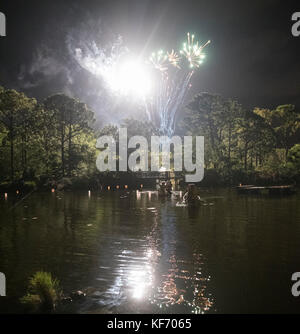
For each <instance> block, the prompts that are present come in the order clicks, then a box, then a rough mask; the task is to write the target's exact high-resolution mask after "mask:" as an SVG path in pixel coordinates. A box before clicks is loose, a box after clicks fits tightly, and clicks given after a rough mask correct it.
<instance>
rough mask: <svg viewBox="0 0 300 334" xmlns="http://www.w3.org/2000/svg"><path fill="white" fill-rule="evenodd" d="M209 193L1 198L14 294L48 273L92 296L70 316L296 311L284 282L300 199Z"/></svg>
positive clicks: (4, 266) (297, 234) (4, 250)
mask: <svg viewBox="0 0 300 334" xmlns="http://www.w3.org/2000/svg"><path fill="white" fill-rule="evenodd" d="M205 195H207V198H209V201H214V205H213V206H204V207H200V208H199V209H197V210H189V208H185V207H177V206H176V200H173V199H169V198H168V199H166V198H158V196H157V193H155V192H151V193H149V192H147V191H145V190H143V191H139V199H137V194H136V192H135V191H134V192H131V193H129V192H128V190H126V189H124V188H123V189H121V190H119V191H113V190H111V191H109V192H107V191H106V192H105V193H101V194H100V193H99V194H96V193H94V192H92V193H91V196H90V197H89V194H88V192H87V191H85V192H83V193H68V192H65V193H62V192H57V191H56V192H54V193H51V192H49V193H45V194H44V193H38V194H37V193H35V194H32V195H30V196H29V197H27V198H26V199H25V200H24V201H22V202H21V204H20V205H17V206H15V204H16V201H17V200H18V199H17V197H16V195H15V194H14V195H13V194H11V195H9V196H8V198H7V200H5V198H4V196H2V198H0V221H1V223H0V254H1V256H0V270H1V271H2V272H5V274H6V276H7V282H8V287H7V288H8V294H9V296H10V298H11V299H14V300H16V301H18V299H19V297H21V296H22V295H24V293H25V289H26V284H27V282H28V277H30V276H31V275H32V274H33V273H34V272H35V271H38V270H41V269H43V270H47V271H50V272H52V273H53V275H54V276H56V277H57V278H58V279H59V280H60V282H61V285H62V286H63V288H64V291H65V293H66V294H68V293H70V292H72V291H74V290H83V291H84V292H86V293H87V298H86V300H85V301H84V302H83V303H80V304H75V303H74V304H73V306H72V307H74V309H72V310H71V311H72V312H83V313H86V312H91V313H98V312H101V313H107V312H110V313H139V312H140V313H158V312H164V313H191V312H194V313H205V312H216V311H217V312H222V313H224V312H226V313H228V312H235V313H236V312H251V311H252V312H277V313H278V312H280V311H287V310H289V311H291V312H295V311H296V312H297V311H298V309H299V305H298V304H299V303H298V304H297V305H295V304H294V302H295V300H294V299H293V300H292V301H291V299H290V298H289V297H290V295H289V294H288V295H287V293H289V291H290V290H289V289H288V290H285V289H283V288H282V282H286V281H287V279H289V278H290V274H291V272H295V271H297V270H298V264H299V259H300V248H299V238H300V204H299V203H300V196H299V195H297V196H294V197H290V198H284V199H275V198H264V197H259V198H258V197H241V196H238V195H236V193H235V192H229V191H226V190H220V192H219V193H217V191H216V190H213V191H211V192H208V193H207V194H206V193H204V194H203V196H202V197H204V198H205ZM216 195H222V196H219V197H218V196H216ZM275 276H276V280H274V277H275ZM274 291H276V294H274ZM286 291H288V292H286ZM258 295H259V301H260V302H259V304H258V303H257V296H258ZM0 302H1V300H0ZM5 307H6V308H7V305H6V306H5ZM13 310H14V308H13V309H12V311H13Z"/></svg>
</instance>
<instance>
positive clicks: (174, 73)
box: [145, 33, 210, 137]
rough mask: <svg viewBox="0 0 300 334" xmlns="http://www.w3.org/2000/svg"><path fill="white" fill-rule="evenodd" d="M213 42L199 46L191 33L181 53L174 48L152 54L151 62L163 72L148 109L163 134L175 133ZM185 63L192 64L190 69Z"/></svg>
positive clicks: (150, 119)
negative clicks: (178, 115)
mask: <svg viewBox="0 0 300 334" xmlns="http://www.w3.org/2000/svg"><path fill="white" fill-rule="evenodd" d="M209 43H210V41H208V42H206V43H205V44H203V45H199V44H198V42H195V40H194V35H190V34H189V33H188V34H187V42H186V43H184V45H183V49H182V50H180V52H179V54H180V55H181V56H179V55H178V54H177V53H176V52H175V51H174V50H172V51H171V52H170V53H168V52H167V53H164V52H163V51H162V50H160V51H158V52H157V53H155V52H153V53H152V55H151V56H150V58H149V61H150V64H151V65H152V66H153V67H154V69H156V70H158V71H160V72H161V75H160V78H159V79H158V83H157V85H158V89H156V90H155V91H154V96H152V98H151V99H148V100H147V99H145V108H146V112H147V115H148V117H149V121H151V122H152V123H154V124H155V125H156V126H157V127H158V129H159V131H160V132H161V134H163V135H167V136H169V137H171V136H172V135H173V133H174V130H175V117H176V113H177V111H178V110H179V108H180V107H181V106H182V105H183V103H184V100H185V98H186V95H187V92H188V89H189V87H190V81H191V78H192V76H193V74H194V71H195V69H196V68H198V67H199V66H200V65H201V64H202V62H203V59H204V58H205V55H204V54H203V49H204V48H205V47H206V46H207V45H208V44H209ZM185 62H187V63H188V68H187V66H186V65H185V64H184V63H185ZM171 68H173V70H171ZM157 122H159V124H157Z"/></svg>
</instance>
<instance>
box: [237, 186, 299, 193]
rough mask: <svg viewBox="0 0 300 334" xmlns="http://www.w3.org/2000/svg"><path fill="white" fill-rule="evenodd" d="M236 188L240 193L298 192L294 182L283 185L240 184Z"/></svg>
mask: <svg viewBox="0 0 300 334" xmlns="http://www.w3.org/2000/svg"><path fill="white" fill-rule="evenodd" d="M236 190H237V192H238V193H239V194H256V195H291V194H295V193H296V187H295V186H294V185H292V184H290V185H281V186H255V185H239V186H237V187H236Z"/></svg>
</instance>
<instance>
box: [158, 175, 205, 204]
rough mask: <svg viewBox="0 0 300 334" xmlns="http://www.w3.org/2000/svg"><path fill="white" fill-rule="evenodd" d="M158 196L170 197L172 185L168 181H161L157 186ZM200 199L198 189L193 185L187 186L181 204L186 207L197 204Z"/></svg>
mask: <svg viewBox="0 0 300 334" xmlns="http://www.w3.org/2000/svg"><path fill="white" fill-rule="evenodd" d="M157 190H158V195H159V196H170V195H172V183H171V181H170V180H168V181H162V182H160V183H159V184H158V189H157ZM200 201H201V198H200V196H199V194H198V189H197V187H196V185H195V184H189V185H188V186H187V189H186V192H185V193H184V195H183V203H185V204H187V205H196V204H199V203H200Z"/></svg>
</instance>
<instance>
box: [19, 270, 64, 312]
mask: <svg viewBox="0 0 300 334" xmlns="http://www.w3.org/2000/svg"><path fill="white" fill-rule="evenodd" d="M61 296H62V292H61V289H60V287H59V281H58V280H57V279H55V278H53V277H52V275H51V273H48V272H44V271H38V272H36V273H35V274H34V275H33V276H32V277H31V278H30V279H29V284H28V290H27V294H26V295H25V296H24V297H22V298H21V299H20V302H21V303H22V304H24V305H26V306H27V307H28V309H29V310H30V311H35V312H37V311H40V312H51V311H53V310H54V309H55V307H56V305H57V303H58V302H59V300H60V298H61Z"/></svg>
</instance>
